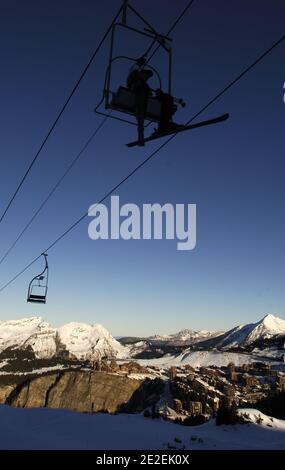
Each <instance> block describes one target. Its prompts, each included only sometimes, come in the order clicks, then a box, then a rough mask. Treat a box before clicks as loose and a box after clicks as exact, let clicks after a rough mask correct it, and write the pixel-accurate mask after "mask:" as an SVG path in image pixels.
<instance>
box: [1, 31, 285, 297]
mask: <svg viewBox="0 0 285 470" xmlns="http://www.w3.org/2000/svg"><path fill="white" fill-rule="evenodd" d="M284 40H285V34H284V35H283V36H281V38H280V39H279V40H278V41H276V42H275V43H274V44H273V45H272V46H271V47H270V48H269V49H267V50H266V51H265V52H264V53H263V54H261V55H260V56H259V57H258V58H257V59H256V60H255V61H254V62H252V64H251V65H249V66H248V67H246V68H245V69H244V70H243V71H242V72H241V73H240V74H239V75H238V76H237V77H236V78H235V79H234V80H232V81H231V82H230V83H229V84H228V85H227V86H225V87H224V88H223V89H222V90H221V91H220V92H219V93H218V94H217V95H216V96H215V97H214V98H212V99H211V100H210V101H209V102H208V103H207V104H206V105H205V106H203V108H201V110H200V111H199V112H198V113H196V114H195V115H194V116H193V117H192V118H191V119H189V120H188V121H187V123H186V125H188V124H190V123H191V122H192V121H193V120H194V119H195V118H196V117H197V116H199V115H200V114H201V113H202V112H203V111H205V110H206V109H207V108H208V107H209V106H211V105H212V104H213V103H214V102H216V101H217V100H218V99H219V98H220V97H221V96H222V95H224V94H225V93H226V92H227V91H228V90H229V89H230V88H231V87H233V86H234V85H235V84H236V83H237V82H238V81H239V80H241V78H243V77H244V76H245V75H246V74H247V73H248V72H249V71H250V70H252V69H253V68H254V67H255V66H256V65H257V64H258V63H260V62H261V61H262V60H263V59H264V58H265V57H266V56H267V55H268V54H270V52H272V51H273V50H274V49H275V48H276V47H277V46H279V45H280V44H281V43H282V42H283V41H284ZM176 136H177V133H176V134H173V135H172V136H171V137H169V138H168V139H167V140H166V141H165V142H163V143H162V144H161V145H160V146H159V147H158V148H157V149H156V150H154V151H153V152H152V153H151V154H150V155H149V156H148V157H147V158H146V159H145V160H144V161H143V162H141V163H140V164H139V165H138V166H137V167H136V168H134V170H132V171H131V172H130V173H129V174H128V175H127V176H125V178H123V179H122V180H121V181H120V182H119V183H118V184H117V185H116V186H114V187H113V188H112V189H111V190H110V191H108V192H107V193H106V194H105V195H104V196H103V197H102V199H101V200H100V201H99V202H98V204H100V203H102V202H104V201H105V200H106V199H107V198H108V197H109V196H110V195H111V194H112V193H113V192H114V191H116V190H117V189H118V188H119V187H120V186H122V185H123V184H124V183H125V182H126V181H127V180H129V179H130V178H131V177H132V176H133V175H134V174H135V173H136V172H137V171H138V170H140V168H142V167H143V166H144V165H145V164H146V163H148V162H149V161H150V160H151V159H152V158H153V157H154V156H155V155H156V154H157V153H158V152H160V150H162V149H163V148H164V147H165V146H166V145H168V144H169V142H171V141H172V140H173V139H174V138H175V137H176ZM87 216H88V212H87V213H85V214H83V215H82V216H81V217H80V218H79V219H78V220H77V221H75V222H74V223H73V224H72V225H71V226H70V227H69V228H68V229H67V230H65V232H63V233H62V235H60V236H59V237H58V238H57V239H56V240H55V241H54V242H53V243H51V245H50V246H49V247H48V248H46V250H44V252H45V253H47V252H48V251H49V250H51V249H52V248H53V247H54V246H55V245H56V244H57V243H58V242H59V241H61V240H62V239H63V238H64V237H65V236H66V235H67V234H68V233H70V232H71V231H72V230H73V229H74V228H75V227H77V225H79V224H80V222H82V220H84V219H85V218H86V217H87ZM40 257H41V254H40V255H39V256H37V257H36V258H34V259H33V260H32V261H31V262H30V263H29V264H28V265H27V266H26V267H25V268H23V269H22V270H21V271H20V272H19V273H18V274H16V275H15V276H14V277H13V278H12V279H10V280H9V281H8V282H7V283H6V284H4V285H3V286H2V287H1V288H0V293H1V292H3V290H4V289H6V288H7V287H8V286H9V285H10V284H12V283H13V282H14V281H15V280H16V279H17V278H18V277H19V276H21V275H22V274H23V273H24V272H25V271H27V269H29V268H30V267H31V266H32V265H33V264H34V263H35V262H36V261H37V260H38V259H39V258H40Z"/></svg>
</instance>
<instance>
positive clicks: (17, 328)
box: [0, 317, 127, 359]
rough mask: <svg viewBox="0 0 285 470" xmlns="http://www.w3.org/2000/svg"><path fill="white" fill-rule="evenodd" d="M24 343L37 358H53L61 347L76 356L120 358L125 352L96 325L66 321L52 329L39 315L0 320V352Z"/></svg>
mask: <svg viewBox="0 0 285 470" xmlns="http://www.w3.org/2000/svg"><path fill="white" fill-rule="evenodd" d="M28 346H30V347H31V348H32V349H33V351H34V353H35V355H36V357H38V358H51V357H54V356H55V355H56V354H57V353H58V352H59V351H60V350H62V349H64V350H66V351H67V352H69V353H70V355H72V356H73V357H75V358H77V359H92V358H94V359H95V358H99V357H103V356H109V357H123V356H124V355H125V354H126V351H127V349H126V348H125V347H124V346H122V345H121V344H120V343H119V342H118V341H116V340H115V339H114V338H113V337H112V335H111V334H110V333H109V332H108V331H107V330H106V329H105V328H104V327H103V326H102V325H99V324H96V325H88V324H85V323H68V324H67V325H64V326H62V327H60V328H58V329H56V328H52V327H51V326H50V325H49V324H48V323H47V322H45V321H43V320H42V318H41V317H31V318H23V319H20V320H10V321H2V322H0V352H1V351H3V350H5V349H7V348H20V349H24V348H26V347H28Z"/></svg>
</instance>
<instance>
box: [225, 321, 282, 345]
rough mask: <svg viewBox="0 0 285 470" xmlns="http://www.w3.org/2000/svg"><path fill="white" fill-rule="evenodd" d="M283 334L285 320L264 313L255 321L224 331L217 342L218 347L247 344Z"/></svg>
mask: <svg viewBox="0 0 285 470" xmlns="http://www.w3.org/2000/svg"><path fill="white" fill-rule="evenodd" d="M282 335H285V320H282V319H281V318H278V317H275V316H274V315H271V314H269V315H266V316H265V317H264V318H262V320H260V321H259V322H257V323H250V324H247V325H240V326H237V327H236V328H233V329H232V330H230V331H229V332H228V333H225V335H224V336H223V338H222V340H221V341H219V342H218V343H217V345H216V346H218V347H237V346H247V345H250V344H252V343H254V342H255V341H257V340H262V339H268V338H272V337H274V336H282Z"/></svg>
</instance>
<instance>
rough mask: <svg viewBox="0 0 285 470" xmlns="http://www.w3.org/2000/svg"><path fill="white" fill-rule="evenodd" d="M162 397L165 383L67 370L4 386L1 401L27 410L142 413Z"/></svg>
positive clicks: (0, 393)
mask: <svg viewBox="0 0 285 470" xmlns="http://www.w3.org/2000/svg"><path fill="white" fill-rule="evenodd" d="M150 390H151V395H152V400H151V401H154V402H155V401H156V400H157V399H158V398H159V393H160V390H161V384H160V383H159V384H157V386H156V381H153V380H145V379H141V380H138V379H134V378H130V377H126V376H120V375H116V374H110V373H107V372H99V371H64V372H57V373H53V374H47V375H43V376H40V377H36V378H31V379H28V380H24V381H23V382H21V383H18V384H16V383H15V384H12V383H9V384H2V385H0V402H1V403H6V404H9V405H12V406H15V407H23V408H38V407H49V408H65V409H70V410H73V411H79V412H99V411H101V412H108V413H116V412H119V411H125V410H126V411H129V412H132V411H141V410H142V409H143V408H144V407H145V406H147V405H149V391H150Z"/></svg>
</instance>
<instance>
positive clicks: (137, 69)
mask: <svg viewBox="0 0 285 470" xmlns="http://www.w3.org/2000/svg"><path fill="white" fill-rule="evenodd" d="M145 64H146V59H145V58H144V57H141V58H140V59H138V60H137V62H136V63H135V65H133V66H132V67H131V69H130V71H129V74H128V78H127V87H128V88H129V89H130V90H132V91H133V92H134V96H135V112H136V118H137V124H138V143H139V145H140V146H144V120H145V114H146V110H147V103H148V97H149V96H150V95H151V90H150V87H149V86H148V83H147V81H148V80H149V79H150V78H151V77H152V76H153V72H152V71H151V70H149V69H145V68H144V65H145Z"/></svg>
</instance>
